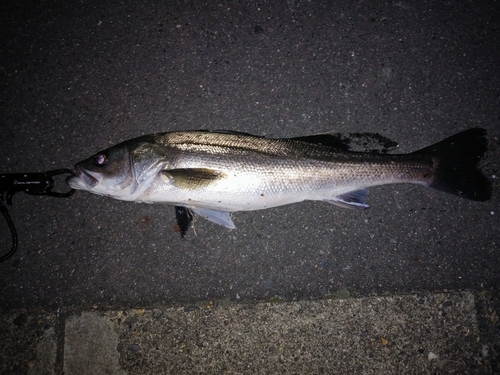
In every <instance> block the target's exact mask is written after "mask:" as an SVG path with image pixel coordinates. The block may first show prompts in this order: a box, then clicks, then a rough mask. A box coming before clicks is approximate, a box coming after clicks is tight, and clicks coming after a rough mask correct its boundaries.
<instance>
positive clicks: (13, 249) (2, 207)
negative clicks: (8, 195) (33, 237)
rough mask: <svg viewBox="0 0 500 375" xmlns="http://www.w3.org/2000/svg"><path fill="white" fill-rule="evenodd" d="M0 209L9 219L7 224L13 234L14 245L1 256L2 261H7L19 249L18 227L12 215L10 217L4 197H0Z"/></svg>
mask: <svg viewBox="0 0 500 375" xmlns="http://www.w3.org/2000/svg"><path fill="white" fill-rule="evenodd" d="M0 211H1V212H2V215H3V216H4V217H5V220H6V221H7V225H8V226H9V229H10V234H11V236H12V247H11V249H10V250H9V251H8V252H7V253H5V254H3V255H2V256H0V263H2V262H5V261H6V260H7V259H9V258H10V257H11V256H12V255H14V253H15V252H16V250H17V242H18V241H17V231H16V227H15V226H14V222H13V221H12V217H10V214H9V210H8V209H7V207H6V206H5V205H4V203H3V198H2V199H0Z"/></svg>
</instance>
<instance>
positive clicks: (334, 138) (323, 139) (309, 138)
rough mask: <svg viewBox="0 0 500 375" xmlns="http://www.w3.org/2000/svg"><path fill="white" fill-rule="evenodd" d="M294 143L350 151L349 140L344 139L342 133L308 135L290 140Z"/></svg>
mask: <svg viewBox="0 0 500 375" xmlns="http://www.w3.org/2000/svg"><path fill="white" fill-rule="evenodd" d="M289 139H291V140H294V141H300V142H306V143H313V144H319V145H323V146H328V147H333V148H336V149H338V150H342V151H349V149H350V147H349V140H348V139H347V138H346V137H343V136H342V135H341V134H340V133H337V134H328V133H327V134H315V135H306V136H303V137H294V138H289Z"/></svg>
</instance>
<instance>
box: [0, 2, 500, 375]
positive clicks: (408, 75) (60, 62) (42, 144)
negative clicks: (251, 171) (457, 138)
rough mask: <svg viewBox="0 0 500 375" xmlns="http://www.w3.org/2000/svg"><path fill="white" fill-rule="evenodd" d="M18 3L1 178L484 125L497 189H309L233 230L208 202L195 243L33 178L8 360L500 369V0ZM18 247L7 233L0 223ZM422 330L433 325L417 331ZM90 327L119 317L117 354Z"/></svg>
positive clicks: (2, 270)
mask: <svg viewBox="0 0 500 375" xmlns="http://www.w3.org/2000/svg"><path fill="white" fill-rule="evenodd" d="M0 9H1V12H0V41H1V43H0V77H1V81H0V82H1V89H0V116H1V117H0V118H1V121H0V145H1V146H0V172H2V173H17V172H41V171H47V170H53V169H57V168H73V166H74V164H75V163H76V162H78V161H80V160H83V159H85V158H87V157H89V156H90V155H92V154H93V153H95V152H96V151H98V150H101V149H104V148H107V147H109V146H111V145H113V144H116V143H119V142H121V141H124V140H127V139H130V138H134V137H136V136H140V135H143V134H148V133H154V132H165V131H172V130H190V129H210V130H215V129H227V130H234V131H242V132H248V133H252V134H256V135H263V136H268V137H295V136H301V135H310V134H317V133H323V132H327V131H334V132H339V133H342V134H346V135H349V134H359V133H365V132H366V133H376V134H380V135H382V136H384V137H387V138H389V139H391V140H393V141H396V142H397V143H398V144H399V146H398V147H397V148H396V149H395V150H393V151H392V152H394V153H405V152H411V151H414V150H417V149H420V148H422V147H425V146H428V145H430V144H433V143H435V142H438V141H440V140H442V139H444V138H446V137H448V136H450V135H453V134H455V133H458V132H460V131H462V130H465V129H468V128H472V127H482V128H484V129H486V130H487V131H488V140H489V151H488V152H487V154H486V156H485V158H484V159H483V161H482V162H481V168H482V170H483V171H484V173H485V175H486V176H487V177H488V178H489V179H490V180H491V182H492V185H493V196H492V199H491V200H490V201H487V202H472V201H467V200H463V199H460V198H458V197H455V196H451V195H447V194H444V193H442V192H438V191H433V190H430V189H425V188H423V187H420V186H413V185H392V186H381V187H376V188H372V189H370V196H369V204H370V205H371V209H369V210H367V211H363V212H359V211H354V210H343V209H340V208H338V207H334V206H332V205H329V204H327V203H322V202H303V203H299V204H294V205H290V206H283V207H278V208H273V209H269V210H265V211H255V212H241V213H235V214H234V215H233V221H234V223H235V225H236V227H237V229H235V230H229V229H226V228H223V227H220V226H217V225H216V224H213V223H211V222H208V221H206V220H204V219H202V218H198V219H197V220H196V221H195V223H194V230H190V231H189V233H188V236H187V237H186V238H185V239H184V240H182V239H181V238H180V236H179V234H178V233H176V232H175V231H174V226H175V213H174V209H173V208H172V207H169V206H163V205H148V204H135V203H129V202H121V201H116V200H112V199H110V198H106V197H100V196H96V195H91V194H88V193H84V192H80V191H79V192H76V193H75V194H74V195H73V196H72V197H70V198H65V199H62V198H53V197H44V196H32V195H26V194H23V193H18V194H16V195H15V196H14V197H13V205H12V206H11V207H9V212H10V213H11V215H12V218H13V220H14V222H15V225H16V228H17V232H18V235H19V247H18V250H17V252H16V254H15V255H14V256H13V257H12V258H10V259H9V260H7V261H6V262H4V263H2V264H0V314H1V316H2V322H3V323H2V325H1V329H2V330H1V331H0V336H1V337H2V338H4V339H3V340H2V341H3V342H4V343H6V344H4V349H3V350H2V352H3V355H2V357H1V358H3V360H2V362H3V363H2V367H0V370H1V371H2V373H5V374H8V373H16V374H22V373H56V374H60V373H62V372H63V371H64V373H65V374H72V373H99V371H101V373H116V374H121V373H130V374H132V373H151V374H154V373H189V372H193V373H201V372H205V373H222V372H227V373H258V372H260V373H277V372H282V373H290V374H291V373H306V372H307V369H309V370H311V371H312V372H314V373H321V371H323V372H324V373H346V371H347V372H350V373H360V374H364V373H374V374H375V373H382V372H383V373H386V374H392V373H394V374H396V373H443V372H449V373H481V374H482V373H499V371H500V370H498V359H499V353H500V339H499V337H500V335H499V331H498V315H499V314H500V309H499V306H500V303H499V298H498V288H499V285H500V271H499V270H500V259H499V256H498V253H499V244H500V232H499V229H498V228H500V222H499V218H500V210H499V208H498V207H499V197H498V194H497V191H498V179H499V177H498V176H499V163H500V142H499V139H500V127H499V122H500V85H499V82H500V48H499V46H500V4H498V2H497V1H493V0H487V1H481V2H470V1H463V2H433V1H388V2H366V1H356V2H351V1H347V0H345V1H335V2H333V1H332V2H329V1H319V2H311V1H300V0H289V1H262V2H253V1H251V2H250V1H248V2H247V1H242V2H230V1H227V2H201V1H200V2H197V1H193V2H189V1H169V2H160V1H145V2H130V1H114V0H112V1H107V2H97V1H94V0H90V1H86V2H77V1H69V2H59V1H38V2H29V1H16V2H14V1H4V2H2V4H1V5H0ZM57 186H58V187H61V188H63V189H64V181H63V180H60V181H57ZM0 246H1V249H5V250H6V249H7V248H8V247H9V246H10V235H9V232H8V227H7V225H6V224H5V223H3V222H0ZM379 300H380V301H385V302H384V305H383V306H384V307H383V308H381V307H380V306H378V304H379V302H377V301H379ZM339 301H340V302H339ZM374 301H375V302H374ZM342 304H344V305H342ZM427 304H428V305H427ZM207 306H208V307H207ZM346 306H347V307H346ZM370 306H372V307H373V306H378V307H377V308H370ZM290 309H291V310H293V311H295V312H296V313H294V314H292V316H290V315H287V314H288V313H286V312H287V311H290ZM398 309H399V310H398ZM322 310H323V311H324V312H323V313H321V311H322ZM449 310H450V311H451V310H453V311H454V313H450V311H449ZM443 313H444V315H443ZM343 314H344V315H343ZM401 314H403V315H404V318H403V317H401V316H403V315H401ZM426 314H430V315H426ZM454 314H455V315H454ZM124 316H125V317H124ZM335 316H342V318H340V317H339V318H338V319H336V320H335V319H333V318H332V317H335ZM429 316H431V317H433V318H429ZM436 316H439V317H441V318H442V319H441V320H438V321H433V319H434V318H435V317H436ZM446 317H448V318H446ZM452 317H453V318H452ZM132 318H134V319H132ZM127 319H129V320H128V323H125V322H126V321H127ZM130 319H132V320H130ZM142 319H144V320H142ZM373 319H375V320H373ZM464 319H465V320H464ZM146 321H148V322H150V324H149V327H147V324H146ZM387 321H395V322H397V324H394V325H393V326H385V325H384V324H385V322H387ZM141 322H142V323H144V324H142V323H141ZM176 322H177V323H179V325H180V326H182V327H184V331H183V332H184V336H183V337H184V339H183V340H184V341H182V340H181V339H178V341H177V342H176V341H175V340H174V341H172V340H173V339H172V340H170V339H168V340H167V341H168V343H169V344H167V343H163V344H160V342H161V340H162V338H164V339H165V338H167V337H170V336H169V335H170V334H171V335H173V336H172V337H177V338H178V337H180V336H182V334H181V333H179V332H178V330H179V329H180V328H179V327H178V326H177V325H176ZM244 322H246V323H245V324H246V325H245V324H243V323H244ZM262 322H267V323H266V324H261V323H262ZM141 324H142V325H141ZM190 324H192V325H193V327H198V329H194V328H193V330H190V328H189V327H190ZM203 324H204V325H203ZM242 324H243V325H242ZM349 324H353V326H355V327H357V328H356V331H355V332H356V334H355V335H354V336H353V331H349V329H348V328H346V327H349ZM426 324H428V325H426ZM79 327H84V328H83V329H82V330H81V329H80V328H79ZM85 327H86V328H85ZM124 327H125V328H124ZM138 327H140V328H138ZM144 327H146V328H144ZM169 327H170V328H169ZM215 327H218V329H219V330H220V331H217V329H216V328H215ZM245 327H247V330H246V331H245ZM262 327H264V328H262ZM265 327H268V330H266V329H265ZM318 327H326V328H325V330H321V329H320V328H318ZM362 327H365V328H364V329H363V328H362ZM369 327H379V329H370V328H369ZM394 327H396V328H394ZM416 327H427V328H426V329H424V330H422V331H418V334H416V335H414V336H411V334H410V333H409V331H408V330H409V329H410V328H411V329H412V330H413V331H415V332H417V331H416V330H417V328H416ZM457 327H462V328H460V329H458V331H457ZM127 329H128V330H129V331H130V332H129V331H127ZM134 329H135V331H134ZM169 329H170V330H169ZM283 329H284V330H285V331H286V332H287V334H286V335H282V336H279V335H278V336H276V335H273V333H276V332H281V333H283V332H284V331H283ZM336 330H337V331H336ZM391 330H392V331H391ZM81 331H86V332H87V331H88V332H101V333H103V332H104V333H105V332H108V333H109V334H106V338H107V339H109V340H108V341H106V340H104V339H103V340H98V341H102V342H107V343H108V344H109V345H108V347H107V348H108V349H109V350H111V351H116V353H118V354H116V353H115V354H116V357H113V356H112V355H110V356H105V358H106V359H107V360H108V359H109V361H111V362H106V363H107V364H106V365H105V364H101V365H97V368H98V369H97V370H95V368H93V367H89V366H92V365H96V363H104V362H95V361H92V360H91V359H90V358H94V357H95V353H93V352H92V351H86V349H83V348H85V347H86V346H85V343H86V344H87V346H89V343H92V341H91V339H89V337H88V336H85V335H83V334H80V332H81ZM75 332H76V333H75ZM148 332H149V333H148ZM216 332H219V335H220V336H218V337H219V339H220V340H219V339H216V338H214V335H215V333H216ZM237 332H241V335H242V336H241V337H239V338H238V337H237ZM391 332H392V334H390V333H391ZM433 332H434V333H435V332H438V333H439V334H438V335H437V336H433ZM450 332H455V333H456V336H453V335H451V333H450ZM153 333H155V334H154V335H153ZM202 333H203V334H204V335H206V336H204V337H201V338H200V337H199V336H200V334H202ZM403 333H405V334H403ZM130 334H136V338H137V339H136V340H135V339H134V340H135V341H134V340H132V339H130V338H129V336H127V335H130ZM146 334H148V335H150V336H151V337H150V338H149V339H150V340H153V339H154V340H156V341H155V342H154V343H152V341H148V342H147V343H146V341H147V340H146V339H145V338H144V337H145V336H144V335H146ZM197 335H198V336H197ZM405 335H410V336H405ZM426 335H428V336H426ZM450 335H451V336H450ZM153 336H155V338H153ZM209 336H210V337H211V338H210V339H208V338H206V337H209ZM75 337H76V339H75ZM193 337H195V338H194V339H193ZM273 337H274V339H273ZM404 337H407V340H406V341H405V340H403V338H404ZM187 338H190V339H189V340H188V339H187ZM314 338H316V339H317V342H315V341H314ZM140 339H141V340H142V339H144V340H146V341H142V342H141V341H140ZM72 340H73V341H72ZM74 340H77V341H78V340H80V341H78V342H79V344H77V346H76V347H77V348H81V350H80V352H79V354H81V357H80V359H81V361H80V362H78V361H76V362H71V360H72V358H73V359H74V358H77V357H78V356H75V355H73V354H71V353H74V351H73V352H72V351H71V347H72V346H71V345H73V347H74V346H75V344H74ZM154 340H153V341H154ZM179 340H180V341H179ZM218 340H219V341H218ZM280 340H281V341H280ZM294 340H295V341H296V343H300V342H302V343H303V345H302V346H300V345H299V346H297V347H296V346H294V345H292V344H290V343H292V342H294ZM350 340H351V341H350ZM352 340H354V341H352ZM419 340H421V342H420V341H419ZM72 342H73V344H71V343H72ZM180 342H184V345H185V347H182V343H180ZM245 342H246V343H248V347H245V345H244V343H245ZM269 342H271V344H269V345H267V344H266V343H269ZM431 342H434V343H436V344H435V345H434V347H435V348H436V349H433V345H431V344H429V343H431ZM179 343H180V344H179ZM177 344H178V345H181V346H176V345H177ZM169 345H170V346H169ZM191 345H194V346H191ZM280 345H281V346H280ZM335 345H337V347H336V348H337V349H339V348H340V349H339V350H340V352H336V351H334V350H330V351H328V350H326V349H325V348H333V347H334V346H335ZM391 345H393V346H392V347H391ZM405 345H406V346H405ZM90 346H91V345H90ZM230 347H232V348H233V350H232V351H231V350H230V349H228V348H230ZM320 347H321V348H322V350H319V349H318V348H320ZM37 348H38V349H37ZM40 348H41V349H40ZM146 348H148V349H147V350H146ZM249 348H253V349H252V350H250V349H249ZM257 348H258V349H257ZM264 348H265V349H264ZM179 349H180V351H176V350H179ZM187 349H189V350H187ZM37 350H39V351H38V352H37ZM183 350H184V351H183ZM264 350H266V352H265V354H263V353H264V352H263V351H264ZM280 350H281V352H280ZM370 350H371V351H370ZM439 351H440V352H439ZM77 352H78V350H77ZM174 352H175V353H176V354H175V355H174V356H173V357H168V358H167V357H161V356H160V355H159V354H158V353H164V355H166V354H165V353H174ZM19 353H31V354H30V355H26V356H22V355H19ZM36 353H39V355H37V354H36ZM40 353H45V354H40ZM47 353H49V354H47ZM68 353H70V354H68ZM155 353H156V354H155ZM180 353H184V356H183V355H181V354H180ZM290 353H292V354H290ZM294 353H295V354H294ZM312 353H317V354H318V356H319V357H318V358H319V359H318V358H316V357H314V356H312ZM339 353H341V354H339ZM342 353H343V354H342ZM384 353H385V354H384ZM391 353H392V354H391ZM394 353H399V354H398V355H396V356H395V355H394ZM401 353H406V354H404V355H403V354H401ZM408 353H410V354H408ZM430 353H433V354H434V355H436V356H437V357H434V356H433V355H431V354H430ZM452 354H453V355H452ZM47 355H48V357H47ZM253 355H257V357H259V358H260V357H266V358H268V361H260V362H259V361H255V358H256V357H253ZM329 355H331V357H329ZM280 356H282V357H280ZM233 357H240V358H243V359H242V360H241V361H242V362H241V361H240V362H238V361H233V359H232V358H233ZM410 357H411V359H409V358H410ZM13 358H14V359H13ZM40 358H45V359H44V360H43V361H45V362H43V363H41V362H40V361H41V359H40ZM46 358H49V359H46ZM193 358H195V359H196V358H198V359H200V361H201V358H208V359H211V361H210V363H209V362H203V361H201V362H197V363H194V362H192V361H193V360H194V359H193ZM245 358H246V359H245ZM250 358H253V360H254V362H252V361H251V360H250ZM295 358H297V359H295ZM342 358H344V359H345V366H343V365H342V362H343V360H342ZM373 358H375V359H378V361H377V360H373ZM443 358H445V359H446V360H443ZM68 361H69V362H68ZM207 361H208V360H207ZM217 361H219V362H217ZM245 361H246V362H245ZM325 361H326V362H325ZM390 361H394V362H390ZM439 361H441V362H439ZM382 362H384V363H389V362H390V363H391V365H390V366H389V365H388V366H386V367H378V365H377V363H378V364H380V363H382ZM75 363H77V364H75ZM109 363H111V364H109ZM155 363H156V364H157V365H155ZM168 363H170V364H173V365H172V366H170V367H169V365H168ZM294 363H295V365H294ZM392 363H394V365H392ZM409 363H410V365H409ZM412 363H413V364H414V365H415V366H414V367H413V370H412V367H411V364H412ZM46 364H47V366H48V367H47V366H45V365H46ZM349 364H353V365H352V366H351V367H349V366H350V365H349ZM108 365H109V366H111V367H109V366H108ZM141 366H142V367H141ZM245 366H246V367H245ZM266 366H268V367H266ZM99 368H100V369H101V370H99ZM89 369H94V370H89ZM256 369H258V371H257V370H256ZM51 371H52V372H51Z"/></svg>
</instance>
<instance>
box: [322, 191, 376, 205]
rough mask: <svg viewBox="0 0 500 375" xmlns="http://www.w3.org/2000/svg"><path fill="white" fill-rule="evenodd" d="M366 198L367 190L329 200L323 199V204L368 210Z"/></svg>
mask: <svg viewBox="0 0 500 375" xmlns="http://www.w3.org/2000/svg"><path fill="white" fill-rule="evenodd" d="M367 196H368V190H366V189H359V190H353V191H350V192H347V193H344V194H341V195H338V196H336V197H333V198H330V199H325V202H328V203H331V204H334V205H336V206H339V207H342V208H351V209H357V210H362V209H367V208H370V206H369V205H368V204H367V203H366V197H367Z"/></svg>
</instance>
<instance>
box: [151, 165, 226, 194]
mask: <svg viewBox="0 0 500 375" xmlns="http://www.w3.org/2000/svg"><path fill="white" fill-rule="evenodd" d="M160 173H161V174H162V175H163V177H164V178H165V179H167V180H168V181H169V182H170V183H171V184H173V185H175V186H177V187H179V188H183V189H190V190H193V189H200V188H202V187H205V186H208V185H210V184H212V183H214V182H215V181H217V180H219V179H222V178H225V177H226V175H225V173H224V172H221V171H218V170H215V169H209V168H178V169H167V170H163V171H161V172H160Z"/></svg>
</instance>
